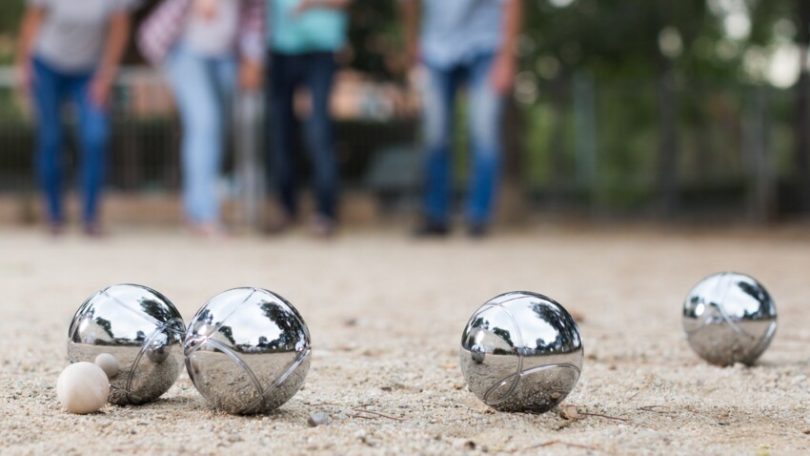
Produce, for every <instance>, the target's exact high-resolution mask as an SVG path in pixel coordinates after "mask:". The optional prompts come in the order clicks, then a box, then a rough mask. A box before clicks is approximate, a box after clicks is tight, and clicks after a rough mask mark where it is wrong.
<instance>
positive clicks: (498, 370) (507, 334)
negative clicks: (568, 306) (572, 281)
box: [460, 291, 583, 413]
mask: <svg viewBox="0 0 810 456" xmlns="http://www.w3.org/2000/svg"><path fill="white" fill-rule="evenodd" d="M582 356H583V349H582V341H581V339H580V336H579V330H578V329H577V325H576V323H575V322H574V319H573V318H572V317H571V315H570V314H569V313H568V311H566V310H565V308H563V307H562V306H561V305H560V304H558V303H556V302H555V301H553V300H551V299H549V298H547V297H545V296H543V295H539V294H535V293H530V292H522V291H518V292H511V293H506V294H502V295H500V296H497V297H495V298H493V299H491V300H490V301H488V302H487V303H486V304H484V305H483V306H481V307H480V308H479V309H478V310H476V311H475V313H474V314H473V316H472V317H471V318H470V321H469V322H468V323H467V326H466V327H465V328H464V332H463V333H462V335H461V352H460V357H461V370H462V371H463V373H464V378H465V379H466V380H467V385H468V386H469V388H470V391H472V392H473V393H475V395H476V396H478V398H479V399H481V400H482V401H484V403H486V404H487V405H489V406H491V407H493V408H495V409H497V410H501V411H508V412H535V413H543V412H546V411H548V410H550V409H551V408H553V407H554V406H556V405H557V404H559V403H560V402H561V401H562V400H563V399H565V397H566V396H568V394H569V393H570V392H571V390H573V389H574V386H575V385H576V383H577V380H578V379H579V374H580V371H581V369H582Z"/></svg>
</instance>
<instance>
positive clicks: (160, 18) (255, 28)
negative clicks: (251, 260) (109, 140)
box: [138, 0, 265, 236]
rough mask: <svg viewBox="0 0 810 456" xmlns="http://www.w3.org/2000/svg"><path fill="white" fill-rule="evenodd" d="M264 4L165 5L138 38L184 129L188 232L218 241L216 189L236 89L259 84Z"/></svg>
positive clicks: (218, 0) (169, 0)
mask: <svg viewBox="0 0 810 456" xmlns="http://www.w3.org/2000/svg"><path fill="white" fill-rule="evenodd" d="M264 1H265V0H165V2H164V3H163V4H162V5H160V6H159V7H158V9H157V10H155V12H153V13H152V15H151V16H150V17H149V18H148V19H147V21H146V22H145V23H144V25H143V26H142V27H141V30H140V32H139V35H138V42H139V45H140V48H141V51H142V52H143V53H144V55H146V56H147V58H148V59H149V60H151V61H152V62H153V63H155V64H156V65H158V66H160V67H161V68H162V69H163V70H164V71H165V73H166V75H167V77H168V80H169V83H170V85H171V87H172V90H173V91H174V96H175V99H176V101H177V105H178V108H179V111H180V116H181V118H182V125H183V136H182V143H181V144H182V145H181V155H182V178H183V205H184V210H185V215H186V220H187V222H188V224H189V227H190V228H191V230H192V232H194V233H196V234H200V235H203V236H217V235H220V234H222V233H223V229H222V223H221V217H220V199H219V195H218V194H217V183H218V179H219V173H220V168H221V164H222V157H223V155H224V154H223V151H224V150H225V145H226V137H227V133H228V127H229V124H230V120H231V117H230V113H231V111H232V109H231V108H232V104H233V96H234V93H235V89H236V86H237V78H239V85H240V86H241V88H242V89H243V90H256V89H258V87H259V86H260V84H261V60H262V56H263V53H264Z"/></svg>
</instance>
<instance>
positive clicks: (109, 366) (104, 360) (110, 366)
mask: <svg viewBox="0 0 810 456" xmlns="http://www.w3.org/2000/svg"><path fill="white" fill-rule="evenodd" d="M95 363H96V365H97V366H98V367H100V368H101V370H103V371H104V373H105V374H107V378H114V377H115V376H116V375H118V371H119V370H120V368H119V366H118V358H116V357H115V356H113V355H111V354H109V353H100V354H99V355H98V356H96V360H95Z"/></svg>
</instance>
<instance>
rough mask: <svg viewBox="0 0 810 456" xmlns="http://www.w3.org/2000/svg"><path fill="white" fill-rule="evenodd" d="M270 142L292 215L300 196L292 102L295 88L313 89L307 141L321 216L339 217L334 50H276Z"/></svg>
mask: <svg viewBox="0 0 810 456" xmlns="http://www.w3.org/2000/svg"><path fill="white" fill-rule="evenodd" d="M269 65H270V67H269V71H268V72H267V73H268V76H269V78H270V80H269V81H268V87H269V88H270V90H269V91H268V95H269V97H270V99H269V102H268V105H269V106H270V115H269V116H268V119H269V121H270V125H269V128H268V131H270V135H271V137H270V145H271V157H272V158H271V160H270V163H271V165H272V173H271V174H272V176H273V177H274V179H273V182H274V183H275V185H276V191H277V192H278V197H279V200H280V203H281V206H282V208H283V209H284V211H286V213H287V214H286V215H287V216H289V217H291V218H292V217H295V216H296V214H297V211H298V204H297V197H296V187H297V182H296V177H297V171H296V157H295V142H296V138H295V135H296V133H297V130H298V121H297V119H296V117H295V110H294V106H293V102H294V96H295V91H296V90H297V89H298V88H299V87H302V86H303V87H306V88H307V89H309V92H310V96H311V112H310V116H309V118H308V119H307V120H306V123H305V138H306V146H307V150H308V152H309V156H310V161H311V162H312V167H313V170H314V186H315V195H316V200H317V208H318V214H319V216H320V217H322V218H324V219H326V220H329V221H334V220H335V219H336V217H337V193H338V171H337V160H336V158H335V152H334V148H333V146H332V120H331V117H330V112H329V99H330V95H331V93H332V81H333V79H334V74H335V67H336V65H335V56H334V54H333V53H332V52H312V53H306V54H295V55H292V54H280V53H272V54H271V55H270V59H269Z"/></svg>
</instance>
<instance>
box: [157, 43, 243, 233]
mask: <svg viewBox="0 0 810 456" xmlns="http://www.w3.org/2000/svg"><path fill="white" fill-rule="evenodd" d="M165 70H166V73H167V74H168V77H169V82H170V84H171V86H172V90H173V91H174V96H175V98H176V101H177V105H178V108H179V110H180V117H181V118H182V124H183V136H182V140H181V154H182V172H183V206H184V209H185V213H186V218H187V220H188V221H189V223H191V224H192V225H194V226H198V227H204V226H209V227H215V226H217V225H218V224H219V222H220V199H219V195H218V194H217V181H218V179H219V173H220V168H221V165H222V156H223V149H224V148H225V138H226V135H227V132H228V121H229V119H230V112H231V109H230V108H231V101H232V99H233V94H234V91H235V84H236V74H237V65H236V59H235V57H234V56H233V55H224V56H206V55H201V54H197V53H195V52H194V51H192V50H190V49H188V48H187V47H185V46H184V45H183V44H182V43H181V44H179V45H178V46H177V47H176V48H175V49H174V50H172V53H171V54H170V55H169V57H168V59H167V61H166V68H165Z"/></svg>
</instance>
